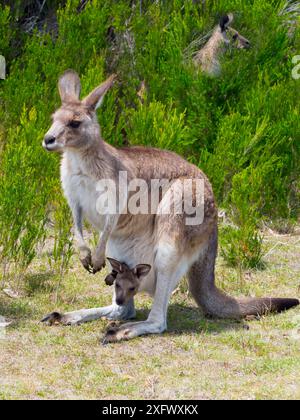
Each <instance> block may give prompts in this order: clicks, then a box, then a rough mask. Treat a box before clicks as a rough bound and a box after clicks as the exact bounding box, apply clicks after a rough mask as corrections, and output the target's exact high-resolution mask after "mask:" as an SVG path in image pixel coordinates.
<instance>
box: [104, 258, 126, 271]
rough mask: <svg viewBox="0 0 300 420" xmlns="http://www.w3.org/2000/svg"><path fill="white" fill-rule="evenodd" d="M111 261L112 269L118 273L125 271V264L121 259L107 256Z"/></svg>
mask: <svg viewBox="0 0 300 420" xmlns="http://www.w3.org/2000/svg"><path fill="white" fill-rule="evenodd" d="M107 259H108V261H109V262H110V265H111V266H112V269H113V270H114V271H116V272H117V273H118V274H119V273H123V272H124V266H123V263H121V262H120V261H117V260H114V259H113V258H107Z"/></svg>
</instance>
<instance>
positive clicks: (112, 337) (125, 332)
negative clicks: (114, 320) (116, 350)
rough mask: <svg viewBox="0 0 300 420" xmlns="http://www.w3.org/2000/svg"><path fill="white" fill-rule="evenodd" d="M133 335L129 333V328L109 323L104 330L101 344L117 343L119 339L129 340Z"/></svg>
mask: <svg viewBox="0 0 300 420" xmlns="http://www.w3.org/2000/svg"><path fill="white" fill-rule="evenodd" d="M133 337H134V336H131V335H130V328H122V327H118V326H116V325H110V326H109V327H108V329H107V331H106V334H105V336H104V339H103V341H102V344H103V345H106V344H109V343H117V342H119V341H124V340H129V339H130V338H133Z"/></svg>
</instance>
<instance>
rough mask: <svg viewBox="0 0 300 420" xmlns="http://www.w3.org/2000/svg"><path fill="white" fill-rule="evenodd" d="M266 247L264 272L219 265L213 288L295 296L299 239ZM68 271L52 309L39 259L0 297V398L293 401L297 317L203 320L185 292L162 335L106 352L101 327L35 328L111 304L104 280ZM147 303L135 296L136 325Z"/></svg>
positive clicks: (298, 355) (297, 392) (298, 363)
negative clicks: (19, 291) (2, 321)
mask: <svg viewBox="0 0 300 420" xmlns="http://www.w3.org/2000/svg"><path fill="white" fill-rule="evenodd" d="M265 246H266V247H267V249H268V250H269V253H268V256H267V263H268V265H267V268H266V270H265V271H261V272H248V273H245V272H243V273H238V272H236V271H235V270H231V269H228V268H227V267H226V266H224V263H223V262H222V261H221V260H219V262H218V273H217V274H218V279H219V283H220V285H221V286H222V287H224V288H225V289H226V290H227V291H228V292H230V293H232V294H235V295H242V294H247V295H249V294H255V295H257V296H263V295H274V296H291V297H296V296H297V295H298V296H299V272H300V262H299V261H300V236H297V235H295V236H278V237H277V236H268V237H266V240H265ZM45 261H46V258H45ZM73 264H74V265H73V268H72V270H71V271H70V273H69V274H68V275H67V276H66V278H65V279H64V284H63V288H62V289H61V291H60V296H59V302H58V303H57V304H55V297H54V296H55V293H54V292H53V290H55V281H56V279H55V278H53V276H52V275H51V273H47V265H46V262H44V261H43V259H41V260H40V261H37V262H36V264H35V267H34V272H33V273H32V274H30V275H28V276H27V278H26V282H25V288H24V290H23V295H24V297H22V298H19V299H10V298H9V297H7V296H5V295H4V294H2V293H1V294H0V313H1V314H2V315H5V316H7V317H8V318H11V319H13V320H14V323H13V324H12V326H10V327H8V329H7V331H6V336H5V338H2V339H0V346H1V352H0V365H1V371H0V398H1V399H21V398H25V399H50V398H51V399H52V398H53V399H61V398H64V399H73V398H79V399H111V398H112V399H117V398H119V399H125V398H126V399H140V398H144V399H157V398H162V399H175V398H176V399H185V398H186V399H224V398H226V399H299V398H300V373H299V372H300V346H299V343H300V330H299V329H300V311H299V309H296V310H293V311H290V312H287V313H284V314H281V315H278V316H269V317H266V318H263V319H261V320H260V321H252V322H248V323H237V322H231V321H211V320H206V319H204V318H203V316H202V314H201V312H200V310H198V308H197V307H196V306H195V304H194V302H193V300H192V299H191V298H190V297H189V296H188V295H187V293H186V288H185V285H184V284H183V285H182V286H181V287H180V289H179V291H178V292H177V293H176V294H175V295H174V296H173V298H172V302H171V306H170V311H169V331H168V332H167V333H165V334H163V335H160V336H151V337H150V336H149V337H141V338H137V339H135V340H133V341H130V342H125V343H121V344H118V345H113V346H105V347H104V346H102V345H101V344H100V341H99V339H100V338H101V336H102V335H103V333H104V331H105V328H106V326H107V321H105V320H101V321H98V322H94V323H90V324H86V325H82V326H79V327H73V328H71V327H52V328H49V327H46V326H44V325H42V324H40V323H39V319H40V318H41V317H42V316H43V315H44V314H45V313H47V312H49V311H52V310H53V309H55V308H57V309H60V310H73V309H78V308H83V307H92V306H98V305H99V306H100V305H104V304H108V303H109V302H110V294H111V291H110V289H109V288H108V287H106V286H105V285H104V284H103V283H104V282H103V275H101V276H97V277H91V276H89V275H87V274H85V273H84V272H83V270H82V269H81V268H80V266H79V265H78V263H77V260H76V259H74V263H73ZM150 305H151V301H150V299H148V298H147V297H145V296H141V297H139V298H138V301H137V307H138V309H139V312H138V318H139V319H143V318H145V316H146V314H147V311H148V310H149V308H150ZM248 327H249V329H248Z"/></svg>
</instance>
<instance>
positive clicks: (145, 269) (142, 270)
mask: <svg viewBox="0 0 300 420" xmlns="http://www.w3.org/2000/svg"><path fill="white" fill-rule="evenodd" d="M150 270H151V265H149V264H139V265H137V266H136V267H134V269H133V270H132V272H133V274H134V275H135V276H137V277H138V278H142V277H145V276H147V274H148V273H149V272H150Z"/></svg>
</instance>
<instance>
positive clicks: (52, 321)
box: [41, 312, 78, 326]
mask: <svg viewBox="0 0 300 420" xmlns="http://www.w3.org/2000/svg"><path fill="white" fill-rule="evenodd" d="M41 322H43V323H45V324H47V325H50V326H52V325H76V324H78V320H76V319H72V318H71V317H69V316H68V315H64V314H61V313H59V312H52V313H51V314H48V315H46V316H45V317H44V318H43V319H42V320H41Z"/></svg>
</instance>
